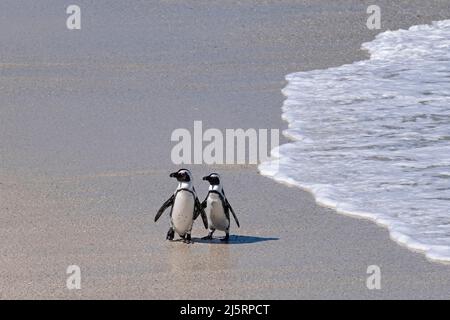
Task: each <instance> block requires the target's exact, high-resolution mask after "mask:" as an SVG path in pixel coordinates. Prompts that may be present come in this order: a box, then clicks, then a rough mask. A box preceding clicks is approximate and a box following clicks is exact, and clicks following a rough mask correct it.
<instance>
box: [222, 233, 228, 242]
mask: <svg viewBox="0 0 450 320" xmlns="http://www.w3.org/2000/svg"><path fill="white" fill-rule="evenodd" d="M228 240H230V234H229V233H227V234H226V235H225V237H223V238H222V239H220V241H223V242H228Z"/></svg>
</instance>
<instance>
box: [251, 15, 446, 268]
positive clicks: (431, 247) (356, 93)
mask: <svg viewBox="0 0 450 320" xmlns="http://www.w3.org/2000/svg"><path fill="white" fill-rule="evenodd" d="M362 47H363V48H364V49H367V50H368V51H369V52H370V59H369V60H365V61H359V62H355V63H353V64H349V65H344V66H341V67H337V68H330V69H326V70H314V71H309V72H298V73H292V74H289V75H288V76H287V77H286V79H287V81H288V85H287V86H286V87H285V88H284V89H283V93H284V94H285V95H286V97H287V99H286V100H285V102H284V105H283V119H285V120H286V121H288V123H289V129H288V130H286V131H285V132H284V134H285V135H286V136H287V137H289V138H291V139H292V142H290V143H287V144H284V145H282V146H280V147H279V148H277V149H274V150H273V151H272V155H273V156H274V157H276V158H278V160H276V161H275V160H274V161H272V162H270V161H269V162H265V163H262V164H261V165H260V167H259V169H260V171H261V173H262V174H264V175H267V176H270V177H273V178H274V179H276V180H278V181H282V182H286V183H289V184H293V185H297V186H299V187H302V188H304V189H307V190H309V191H311V192H312V193H313V194H314V195H315V197H316V200H317V201H318V202H319V203H321V204H323V205H326V206H329V207H333V208H335V209H336V210H337V211H339V212H341V213H345V214H350V215H356V216H360V217H365V218H369V219H372V220H374V221H376V222H377V223H379V224H381V225H384V226H386V227H387V228H388V229H389V231H390V234H391V238H392V239H394V240H395V241H397V242H399V243H401V244H404V245H406V246H408V247H409V248H411V249H414V250H420V251H423V252H425V254H426V256H427V257H428V258H429V259H432V260H438V261H447V262H450V20H445V21H440V22H434V23H433V24H432V25H420V26H414V27H411V28H410V29H409V30H398V31H387V32H384V33H381V34H379V35H378V36H377V37H376V39H375V40H374V41H371V42H368V43H364V44H363V46H362Z"/></svg>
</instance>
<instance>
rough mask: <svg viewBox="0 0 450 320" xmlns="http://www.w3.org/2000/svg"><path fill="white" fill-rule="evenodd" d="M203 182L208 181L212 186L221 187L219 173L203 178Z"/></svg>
mask: <svg viewBox="0 0 450 320" xmlns="http://www.w3.org/2000/svg"><path fill="white" fill-rule="evenodd" d="M203 180H205V181H208V182H209V184H210V185H212V186H217V185H220V175H219V174H218V173H214V172H213V173H211V174H210V175H209V176H205V177H203Z"/></svg>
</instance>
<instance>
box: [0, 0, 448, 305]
mask: <svg viewBox="0 0 450 320" xmlns="http://www.w3.org/2000/svg"><path fill="white" fill-rule="evenodd" d="M367 3H368V2H367ZM188 4H189V6H191V7H192V8H188V7H186V6H184V5H183V6H179V3H170V4H169V3H159V4H156V5H154V4H140V5H143V6H145V8H141V7H138V8H134V7H122V4H121V3H120V2H114V6H113V9H111V11H108V12H106V13H104V14H103V15H95V13H98V12H101V11H102V6H101V5H100V4H97V3H96V4H93V5H92V6H89V5H88V4H87V3H86V4H84V3H83V1H81V3H80V6H81V7H82V8H83V6H84V5H85V6H87V8H88V9H87V10H86V12H85V13H83V17H85V19H86V20H85V22H84V23H85V24H84V25H86V29H88V30H89V32H84V30H82V31H83V32H82V33H80V34H76V35H77V36H76V37H73V34H70V37H73V38H70V39H71V40H72V41H73V43H71V44H70V45H68V47H67V48H65V49H64V48H63V47H62V46H61V39H66V38H67V37H69V35H68V34H67V33H66V30H60V29H58V28H59V26H60V16H59V11H58V10H59V9H58V8H56V9H55V8H49V9H48V10H47V11H46V10H43V8H42V10H39V8H36V9H35V11H33V12H34V13H35V14H36V15H37V18H36V19H38V20H39V21H40V20H41V19H44V20H45V21H46V24H45V26H44V27H41V28H42V29H39V28H35V29H36V30H35V31H34V27H33V21H32V22H30V24H29V25H26V26H22V25H18V24H17V23H16V22H15V21H16V20H17V17H20V16H21V15H22V14H24V15H26V14H29V12H28V13H27V12H23V9H22V8H21V6H19V5H14V4H13V2H12V3H11V4H10V5H9V6H8V7H7V8H6V7H5V11H4V12H8V13H9V14H10V18H9V20H7V21H6V23H8V24H10V25H11V27H10V29H9V30H10V32H11V36H9V37H6V35H5V32H6V31H3V32H0V35H3V36H4V37H5V39H7V41H5V48H4V49H3V50H4V52H3V53H4V62H5V63H10V64H13V63H14V62H17V52H15V51H14V49H13V48H14V45H16V46H17V45H19V44H21V45H22V55H21V56H22V57H25V56H27V54H29V58H24V59H25V60H26V59H28V60H30V61H41V60H42V59H48V58H49V57H50V59H51V57H55V56H56V57H58V59H59V60H57V61H60V63H61V64H64V63H69V62H70V61H79V60H80V59H81V60H83V61H84V63H83V64H82V65H83V66H82V67H80V68H79V69H78V68H77V67H73V66H72V68H71V69H69V68H66V67H64V66H59V67H58V66H57V67H55V66H49V67H48V68H44V70H40V69H39V68H36V67H33V66H32V65H31V66H30V65H28V66H27V67H20V66H16V67H11V68H9V69H8V71H7V72H6V71H5V73H4V74H3V76H2V77H1V78H0V87H3V90H5V95H3V96H2V97H0V104H1V105H2V106H3V109H2V112H3V113H4V115H5V117H4V118H3V117H2V128H4V129H3V130H4V131H1V133H2V135H3V134H4V135H5V136H4V137H5V139H1V140H0V141H1V142H0V143H1V145H0V147H2V149H4V150H5V151H6V154H7V156H6V157H5V158H4V166H5V168H8V170H6V169H5V170H6V171H7V173H9V172H13V171H14V174H19V175H20V172H26V178H24V179H22V178H23V177H22V176H19V177H18V178H17V179H16V178H15V177H14V174H12V176H13V177H12V178H10V179H6V181H7V182H6V183H4V184H1V185H0V193H1V196H2V200H4V201H3V203H2V206H1V207H0V220H1V221H2V224H1V225H2V232H3V234H4V235H5V246H4V247H3V248H2V250H1V252H0V253H1V255H2V258H3V259H2V262H1V265H0V266H1V268H0V269H1V270H2V271H0V272H1V273H0V275H1V276H0V279H1V281H0V294H1V296H0V298H1V299H13V298H18V299H26V298H31V299H38V298H43V299H89V298H91V299H92V298H94V299H108V298H110V299H133V298H135V299H406V298H411V299H423V298H430V299H436V298H448V288H449V286H450V269H449V268H448V266H443V265H441V264H436V263H430V262H428V261H427V260H426V259H425V258H424V257H423V256H422V255H419V254H416V253H412V252H410V251H409V250H405V249H404V248H402V247H400V246H398V245H397V244H396V243H394V242H393V241H391V240H390V239H389V236H388V234H387V233H385V231H384V230H383V229H381V228H379V227H378V226H376V225H374V224H373V223H372V222H371V221H367V220H364V219H354V218H353V217H348V216H344V215H341V214H336V212H335V211H334V210H331V209H328V208H323V207H320V206H318V205H317V204H316V202H315V199H314V198H313V196H312V195H311V194H309V193H307V192H305V191H303V190H300V189H299V188H297V187H295V188H294V187H286V186H285V185H282V184H279V183H278V182H276V181H274V180H272V179H268V178H267V177H264V176H262V175H260V174H259V173H258V168H257V167H256V166H244V167H241V166H205V165H198V166H197V165H196V166H189V169H192V170H191V171H192V172H193V174H194V177H195V178H194V179H195V180H194V182H195V186H196V189H197V191H198V192H199V194H201V197H203V195H204V194H205V191H206V189H207V186H205V185H204V184H202V182H201V181H200V179H199V178H198V177H201V176H202V175H204V174H206V173H208V172H210V171H211V172H212V171H216V170H217V171H219V173H223V174H222V176H223V179H224V188H225V190H226V192H227V196H228V197H229V200H230V202H231V204H232V205H233V208H234V209H235V211H236V212H237V214H238V216H239V220H240V222H241V228H240V229H237V228H236V226H234V225H232V230H231V233H232V235H233V236H232V241H231V242H230V243H229V244H228V245H221V244H220V245H219V244H215V243H210V244H205V243H202V242H197V243H194V244H193V245H192V246H186V245H183V244H180V243H178V242H174V243H169V242H166V241H164V237H165V232H166V230H167V229H166V228H167V215H166V214H165V215H164V216H163V217H161V219H160V221H158V223H157V224H155V223H153V217H154V214H155V213H156V211H157V210H158V208H159V207H160V205H161V204H162V202H163V201H164V200H166V198H167V197H168V196H169V195H170V194H171V193H172V192H173V189H174V188H175V184H174V183H173V181H171V180H170V179H169V177H168V174H169V172H171V171H173V170H174V169H177V167H176V166H173V165H171V164H170V165H168V163H170V157H169V156H170V149H171V147H172V146H173V145H171V144H170V142H169V141H168V137H170V132H172V131H173V130H174V129H175V128H183V127H184V128H186V127H187V128H191V127H192V124H193V121H195V120H204V123H205V126H206V127H208V128H219V129H223V128H280V129H284V128H286V122H285V121H283V120H282V119H281V116H280V115H281V106H282V101H283V100H284V99H283V96H282V94H281V93H280V89H281V88H282V87H284V84H283V83H284V81H283V79H284V78H283V77H284V76H285V75H286V74H288V73H289V72H298V71H306V70H314V69H318V68H321V67H326V66H329V67H332V66H340V65H342V64H345V63H352V62H354V61H357V60H358V59H364V56H365V52H363V51H361V50H360V49H359V47H360V45H361V43H362V42H364V41H366V40H368V39H371V38H373V36H374V35H375V34H377V33H378V32H373V31H369V30H367V29H366V28H365V19H366V13H365V8H366V7H367V5H368V4H366V3H365V2H360V1H325V0H319V1H301V2H293V1H292V2H291V1H283V2H268V3H265V4H263V5H261V4H258V3H256V2H251V1H250V2H237V3H234V4H224V3H222V2H211V3H209V2H208V3H207V4H206V3H198V2H195V1H192V2H188ZM405 4H407V5H408V10H403V9H404V8H403V7H398V6H400V5H405ZM380 5H381V6H382V8H383V12H384V13H383V18H382V19H383V21H384V23H383V29H382V30H380V31H383V30H385V28H392V29H394V28H395V29H398V28H399V27H406V26H410V25H416V24H420V23H421V22H423V23H426V22H427V21H428V20H430V19H433V20H441V19H440V18H441V17H444V16H445V15H446V16H447V18H448V17H449V16H450V11H449V10H450V9H449V8H448V5H447V6H445V4H444V3H442V2H440V1H432V2H430V3H427V4H423V3H422V2H421V1H405V2H401V4H396V5H392V4H390V3H389V1H380ZM37 6H38V7H39V6H43V5H42V4H39V5H37ZM124 6H125V5H124ZM2 9H3V8H2ZM0 11H1V10H0ZM36 12H38V13H36ZM140 12H148V13H149V16H148V17H147V16H146V17H145V19H144V18H143V17H141V15H140V14H139V13H140ZM129 19H134V20H133V21H135V24H126V21H129ZM108 21H119V22H120V23H118V25H110V29H107V28H102V27H101V26H102V25H103V24H104V23H106V22H108ZM124 21H125V22H124ZM105 25H109V24H108V23H106V24H105ZM336 25H337V26H336ZM89 26H95V28H93V29H92V27H91V29H89ZM218 26H220V28H219V27H218ZM0 30H1V28H0ZM23 30H25V31H27V32H29V33H30V34H29V35H28V34H26V33H24V32H23ZM43 30H44V31H43ZM148 30H150V32H149V31H148ZM148 34H150V36H148ZM98 39H102V41H101V42H100V43H99V40H98ZM40 41H41V42H42V43H40ZM17 42H18V43H17ZM103 56H107V57H109V60H108V63H110V62H111V63H112V62H113V61H117V64H120V65H123V68H111V69H107V68H105V66H101V67H99V66H97V65H96V63H95V62H96V61H98V60H99V59H100V57H103ZM179 61H183V63H184V65H183V64H181V65H180V63H179ZM162 62H164V68H160V67H158V66H161V63H162ZM132 63H134V64H136V63H141V65H144V66H145V68H137V69H136V68H130V67H129V64H132ZM86 66H90V68H87V67H86ZM153 66H155V67H154V68H153ZM205 66H206V67H205ZM162 69H163V70H162ZM55 79H57V81H55ZM23 92H26V94H23ZM255 108H258V109H257V110H258V112H254V110H255ZM155 115H158V117H156V116H155ZM3 125H4V126H3ZM2 137H3V136H2ZM282 139H284V138H282ZM161 141H163V143H161ZM280 142H281V143H284V141H280ZM29 172H35V173H36V174H35V177H36V178H33V179H32V178H30V176H31V174H30V173H29ZM86 176H87V177H88V179H86V178H85V177H86ZM0 179H1V178H0ZM0 182H3V181H1V180H0ZM204 235H205V230H204V229H202V228H201V226H200V223H198V222H197V223H196V224H195V226H194V230H193V237H194V238H199V237H201V236H204ZM217 236H220V234H218V235H217ZM73 264H76V265H79V266H80V267H81V270H82V279H83V280H82V289H81V290H76V291H69V290H67V289H66V288H65V283H66V278H67V275H66V268H67V266H69V265H73ZM374 264H375V265H378V266H380V267H381V270H382V290H368V289H367V288H366V285H365V282H366V278H367V276H368V275H367V267H368V266H370V265H374Z"/></svg>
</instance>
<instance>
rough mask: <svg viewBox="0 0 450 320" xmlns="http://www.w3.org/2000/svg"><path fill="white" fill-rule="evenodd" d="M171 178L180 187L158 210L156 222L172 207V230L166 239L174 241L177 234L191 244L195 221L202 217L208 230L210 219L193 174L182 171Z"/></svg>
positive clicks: (171, 175)
mask: <svg viewBox="0 0 450 320" xmlns="http://www.w3.org/2000/svg"><path fill="white" fill-rule="evenodd" d="M170 177H171V178H176V179H177V181H178V187H177V189H176V190H175V192H174V194H173V195H172V196H171V197H170V198H169V199H168V200H167V201H166V202H164V204H163V205H162V207H161V208H160V209H159V210H158V213H157V214H156V216H155V222H156V221H158V219H159V217H161V215H162V214H163V212H164V211H165V210H166V209H167V208H169V207H171V209H170V229H169V231H168V232H167V237H166V239H167V240H173V238H174V236H175V232H176V233H178V235H179V236H180V237H181V238H182V239H183V240H184V242H185V243H190V242H191V230H192V225H193V224H194V220H195V219H197V217H198V216H199V215H201V216H202V220H203V224H204V226H205V229H208V219H207V217H206V213H205V210H204V209H203V207H202V205H201V203H200V201H199V200H198V197H197V194H196V192H195V189H194V186H193V184H192V174H191V172H190V171H189V170H187V169H180V170H178V171H177V172H173V173H171V174H170Z"/></svg>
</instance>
